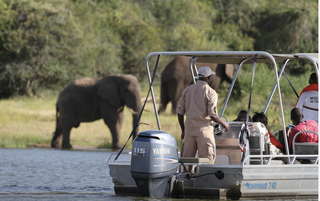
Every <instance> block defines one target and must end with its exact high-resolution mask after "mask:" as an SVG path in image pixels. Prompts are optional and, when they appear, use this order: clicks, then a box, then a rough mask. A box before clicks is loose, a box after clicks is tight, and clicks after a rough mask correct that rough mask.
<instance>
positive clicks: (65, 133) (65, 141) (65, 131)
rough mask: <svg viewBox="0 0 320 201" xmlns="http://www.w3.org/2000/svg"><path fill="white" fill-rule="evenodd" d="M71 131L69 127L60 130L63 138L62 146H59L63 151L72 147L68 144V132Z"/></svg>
mask: <svg viewBox="0 0 320 201" xmlns="http://www.w3.org/2000/svg"><path fill="white" fill-rule="evenodd" d="M71 129H72V127H71V126H64V127H63V128H62V133H63V137H62V146H61V148H63V149H70V148H72V146H71V144H70V132H71Z"/></svg>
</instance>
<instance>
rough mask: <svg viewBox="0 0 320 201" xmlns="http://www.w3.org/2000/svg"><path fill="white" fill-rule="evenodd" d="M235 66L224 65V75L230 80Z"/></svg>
mask: <svg viewBox="0 0 320 201" xmlns="http://www.w3.org/2000/svg"><path fill="white" fill-rule="evenodd" d="M234 70H235V66H234V65H233V64H226V75H227V76H228V77H229V78H230V79H231V80H232V77H233V73H234Z"/></svg>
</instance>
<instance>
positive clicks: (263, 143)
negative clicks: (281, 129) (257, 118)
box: [249, 126, 270, 155]
mask: <svg viewBox="0 0 320 201" xmlns="http://www.w3.org/2000/svg"><path fill="white" fill-rule="evenodd" d="M255 128H256V129H257V130H253V129H250V136H249V147H250V154H251V155H262V154H264V155H269V154H270V151H269V145H268V143H267V139H266V136H264V135H263V134H262V133H261V131H260V130H259V127H258V126H255Z"/></svg>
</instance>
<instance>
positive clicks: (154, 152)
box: [130, 130, 179, 197]
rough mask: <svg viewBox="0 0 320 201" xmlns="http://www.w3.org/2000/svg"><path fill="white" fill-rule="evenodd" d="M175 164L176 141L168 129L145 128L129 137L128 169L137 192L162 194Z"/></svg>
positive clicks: (176, 166) (176, 167)
mask: <svg viewBox="0 0 320 201" xmlns="http://www.w3.org/2000/svg"><path fill="white" fill-rule="evenodd" d="M178 166H179V163H178V148H177V142H176V139H175V138H174V137H173V136H172V135H170V134H169V133H166V132H164V131H161V130H147V131H143V132H140V133H139V134H138V137H137V138H136V139H135V140H134V141H133V146H132V158H131V171H130V172H131V176H132V178H133V179H134V180H135V182H136V184H137V187H138V190H139V193H140V195H141V196H144V197H164V194H165V190H166V186H167V183H168V180H169V178H170V176H171V175H173V174H175V173H176V172H177V170H178Z"/></svg>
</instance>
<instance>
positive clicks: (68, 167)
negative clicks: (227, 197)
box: [0, 148, 197, 201]
mask: <svg viewBox="0 0 320 201" xmlns="http://www.w3.org/2000/svg"><path fill="white" fill-rule="evenodd" d="M111 154H112V152H110V151H107V150H100V151H99V150H93V151H92V150H91V151H89V150H72V151H71V150H59V149H40V148H36V149H0V200H32V201H33V200H108V201H109V200H111V201H128V200H143V201H155V200H175V201H177V200H179V201H181V200H182V199H170V198H163V199H152V198H142V197H120V196H116V195H115V193H114V190H113V183H112V178H111V177H110V176H109V168H108V166H107V165H106V162H107V160H108V158H109V157H110V155H111ZM192 200H195V199H192ZM196 200H197V199H196Z"/></svg>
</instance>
